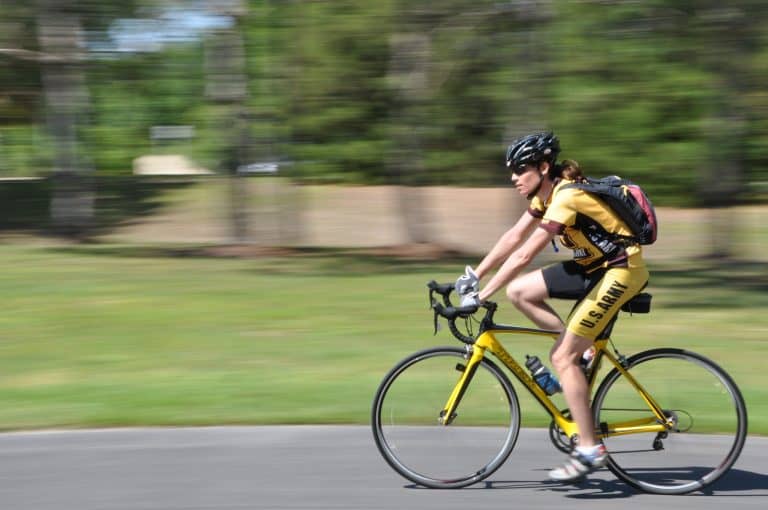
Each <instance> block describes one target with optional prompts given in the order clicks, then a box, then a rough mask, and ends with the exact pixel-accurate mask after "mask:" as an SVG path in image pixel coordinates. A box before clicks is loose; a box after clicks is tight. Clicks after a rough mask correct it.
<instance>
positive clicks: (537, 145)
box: [507, 133, 560, 167]
mask: <svg viewBox="0 0 768 510" xmlns="http://www.w3.org/2000/svg"><path fill="white" fill-rule="evenodd" d="M559 153H560V141H559V140H558V139H557V137H556V136H555V135H554V134H553V133H537V134H534V135H527V136H524V137H522V138H518V139H517V140H515V141H514V142H512V144H511V145H510V146H509V148H508V149H507V166H510V167H511V166H514V167H519V166H521V165H526V164H527V165H535V164H537V163H540V162H542V161H548V162H549V163H554V162H555V160H557V155H558V154H559Z"/></svg>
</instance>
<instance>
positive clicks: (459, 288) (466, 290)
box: [456, 266, 480, 297]
mask: <svg viewBox="0 0 768 510" xmlns="http://www.w3.org/2000/svg"><path fill="white" fill-rule="evenodd" d="M479 290H480V278H478V277H477V274H475V270H474V269H472V268H471V267H470V266H467V267H466V268H464V274H463V275H461V276H459V278H458V279H457V280H456V292H458V293H459V296H462V297H463V296H466V295H467V294H471V293H472V292H474V293H477V292H478V291H479Z"/></svg>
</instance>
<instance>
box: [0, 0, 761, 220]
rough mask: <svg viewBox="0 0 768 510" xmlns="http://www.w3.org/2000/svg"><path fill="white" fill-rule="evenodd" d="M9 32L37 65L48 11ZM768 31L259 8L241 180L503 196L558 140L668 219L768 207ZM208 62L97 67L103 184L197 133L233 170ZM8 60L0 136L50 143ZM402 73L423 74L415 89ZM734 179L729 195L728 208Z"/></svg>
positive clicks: (604, 7)
mask: <svg viewBox="0 0 768 510" xmlns="http://www.w3.org/2000/svg"><path fill="white" fill-rule="evenodd" d="M164 5H165V6H167V5H170V4H169V3H166V2H163V1H162V0H157V1H150V0H146V1H135V2H128V3H126V4H125V5H123V6H122V7H119V8H118V7H110V6H109V5H107V4H105V3H103V2H98V1H95V0H94V1H89V2H83V3H81V4H79V8H78V9H79V12H80V13H81V14H82V16H83V26H84V27H86V28H87V29H88V30H91V31H97V32H99V33H107V31H108V28H109V27H110V24H111V23H112V22H114V20H115V19H118V18H121V17H138V16H147V15H152V13H157V12H161V11H162V8H163V6H164ZM0 15H5V16H6V17H7V16H11V11H10V10H8V9H3V10H2V11H0ZM9 19H11V20H12V23H10V24H9V25H8V27H9V28H8V34H9V36H8V37H11V36H12V37H13V39H14V40H15V41H18V43H17V44H19V45H21V46H22V47H25V48H28V49H34V48H35V46H36V36H35V17H34V8H33V7H29V8H26V9H21V10H18V11H14V12H13V15H12V17H11V18H9ZM766 19H768V4H765V3H764V2H754V1H750V0H739V1H736V2H730V3H729V5H728V7H727V8H723V7H721V6H720V5H719V4H718V3H717V2H678V1H674V2H673V1H671V0H654V1H652V2H623V1H614V2H603V1H597V0H588V1H572V0H553V1H550V2H522V3H521V2H510V3H499V2H495V1H493V0H473V1H469V0H452V1H450V2H439V3H436V2H424V1H417V2H413V1H411V2H405V1H398V0H386V1H381V2H356V1H353V0H339V1H334V2H277V1H269V2H264V1H255V0H254V1H251V2H249V10H248V12H247V14H246V15H244V16H242V17H241V18H239V19H238V22H237V23H236V27H237V30H239V32H240V35H241V36H242V37H243V40H244V42H245V49H246V67H247V69H246V73H247V80H248V99H247V101H246V104H245V108H246V110H247V111H246V112H244V113H245V114H246V115H245V118H247V119H248V126H249V127H248V135H249V137H250V142H249V143H250V150H249V151H248V154H247V155H243V154H240V155H239V156H238V158H239V159H238V160H240V159H242V158H253V160H254V161H256V160H274V159H279V160H288V161H291V162H293V164H292V165H290V168H291V172H293V176H294V177H295V178H297V179H303V180H308V181H322V182H347V183H382V182H394V183H406V184H425V183H433V184H459V185H466V184H476V185H488V184H502V183H504V182H506V179H507V176H506V173H505V171H504V169H503V167H502V165H501V160H502V157H503V153H504V149H505V146H506V144H507V143H508V142H509V141H510V140H511V139H512V138H514V137H516V136H519V135H521V134H523V133H526V132H530V131H532V130H539V129H553V130H555V131H556V132H557V133H558V135H559V136H560V137H561V139H562V144H563V147H564V153H563V155H564V156H567V157H571V158H574V159H577V160H578V161H579V162H581V163H582V166H583V167H584V168H585V169H586V170H587V172H588V173H589V174H593V175H603V174H607V173H621V174H623V175H626V176H628V177H630V178H633V179H635V180H637V181H640V182H642V183H643V184H644V186H646V187H647V188H648V190H649V191H650V194H651V196H652V197H653V198H654V200H655V201H656V202H657V203H659V204H662V205H663V204H666V205H705V204H707V203H709V201H710V200H711V199H712V197H713V195H715V196H716V195H718V193H719V194H720V195H727V196H728V197H730V198H729V199H730V200H731V201H733V200H735V199H736V198H738V196H739V195H738V192H741V191H744V190H746V191H748V192H749V193H748V194H746V195H741V200H764V199H765V192H764V191H761V190H764V188H765V186H764V184H763V183H765V182H766V181H767V180H768V156H766V154H768V121H766V119H768V115H767V113H768V96H766V94H765V91H764V83H765V81H766V79H767V78H768V76H766V72H765V70H766V69H768V51H767V50H766V48H767V47H768V44H766V43H768V28H766V27H768V24H766V23H764V21H766ZM414 36H415V37H418V38H421V39H420V40H421V43H419V44H421V46H417V48H416V49H413V48H412V49H411V50H403V49H397V47H396V43H395V41H397V40H398V38H401V39H402V38H403V37H414ZM203 49H204V41H203V42H201V43H184V44H181V43H180V44H176V45H167V46H165V47H164V48H163V49H162V51H159V52H156V53H146V54H120V55H112V56H110V57H109V58H98V59H96V58H94V59H92V60H91V61H90V62H89V65H88V67H87V81H88V90H89V93H90V103H91V104H90V108H89V111H88V112H86V113H85V114H84V116H83V119H84V121H83V122H82V125H81V126H80V131H81V133H82V139H83V142H84V146H85V151H86V152H87V154H88V156H89V160H90V161H92V162H93V164H94V166H95V167H96V168H97V169H98V171H99V172H101V173H106V174H127V173H129V172H130V167H131V160H132V159H134V158H135V157H138V156H140V155H142V154H145V153H147V152H152V151H156V150H160V148H158V147H153V146H151V144H150V141H149V139H148V131H149V128H150V127H151V126H153V125H158V124H190V125H193V126H194V127H195V130H196V134H197V136H196V138H195V140H194V142H193V143H191V144H187V145H186V146H182V147H174V149H179V150H182V151H184V152H185V153H186V154H187V155H188V156H191V157H192V158H193V159H195V160H196V161H198V162H200V163H201V164H203V165H205V166H207V167H209V168H213V169H223V168H225V167H226V165H225V164H224V162H228V161H233V154H232V153H233V152H234V151H235V150H236V148H237V146H238V141H237V140H234V138H235V136H234V135H233V134H232V132H233V131H232V130H228V129H227V126H228V122H229V121H227V119H231V118H232V110H231V108H234V107H235V106H233V105H229V106H225V105H221V104H214V103H212V101H211V98H210V97H209V96H207V95H206V93H205V90H206V83H207V80H208V79H209V77H208V76H207V73H208V71H207V70H206V68H205V65H204V55H205V53H204V51H203ZM409 51H410V54H409ZM0 58H3V59H4V60H7V61H8V62H9V63H10V64H11V65H10V66H0V123H6V124H7V125H8V126H13V128H12V129H13V130H15V131H13V133H18V130H19V129H29V130H30V131H29V132H30V133H32V132H35V133H40V132H42V127H41V126H42V125H43V119H44V115H43V113H44V110H43V106H44V104H43V103H44V101H43V99H44V94H43V93H42V87H43V82H42V80H41V72H40V71H41V68H40V65H39V64H36V63H34V62H30V61H24V60H19V59H13V58H9V57H4V56H0ZM403 63H405V64H403ZM398 65H405V66H406V67H409V68H410V70H411V71H412V74H411V75H409V76H403V75H398V69H397V66H398ZM237 107H238V108H239V107H240V106H237ZM227 108H230V110H228V109H227ZM229 124H231V122H229ZM31 126H36V127H34V128H33V127H31ZM4 133H5V132H4ZM13 133H12V132H8V133H6V134H4V135H2V136H3V138H2V139H0V153H2V154H11V156H10V158H11V159H8V160H7V162H6V163H4V164H3V165H2V167H0V168H2V171H3V173H4V174H6V175H8V174H11V175H13V174H17V175H18V174H24V173H28V172H33V173H39V172H41V171H44V168H45V166H46V165H47V164H49V161H48V160H47V159H46V157H42V159H41V156H39V154H40V153H41V152H42V153H43V154H47V153H50V150H49V149H43V150H42V151H39V150H37V149H38V148H39V147H38V146H37V143H38V141H39V139H40V138H39V136H36V137H35V141H34V142H33V141H32V140H31V139H30V140H29V141H26V142H24V141H20V140H19V136H17V134H13ZM723 140H727V143H723ZM10 145H13V147H11V146H10ZM22 153H34V154H35V155H34V156H32V155H30V156H27V157H26V159H25V158H22V156H21V154H22ZM22 160H23V161H22ZM32 160H34V161H32ZM11 167H12V168H11ZM724 168H727V169H728V170H727V172H726V171H725V170H723V169H724ZM723 172H726V173H727V174H728V179H727V180H729V181H730V184H729V186H730V188H727V190H728V192H727V193H725V192H722V191H718V190H721V187H719V186H718V185H719V183H720V181H722V179H721V177H722V173H723Z"/></svg>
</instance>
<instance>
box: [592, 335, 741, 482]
mask: <svg viewBox="0 0 768 510" xmlns="http://www.w3.org/2000/svg"><path fill="white" fill-rule="evenodd" d="M630 365H631V368H630V373H631V374H632V375H633V376H634V377H635V378H636V379H637V380H638V381H640V382H641V383H642V386H643V387H644V388H645V389H646V390H647V391H648V393H649V394H650V395H652V396H653V398H654V399H655V400H656V402H658V404H659V405H660V406H661V408H662V410H663V412H664V416H665V417H666V418H667V421H668V426H667V427H665V429H664V430H647V429H650V428H654V427H656V428H657V429H659V428H661V427H659V425H660V424H659V421H658V420H657V418H656V417H655V415H654V414H653V413H652V412H651V411H650V410H649V409H648V407H647V405H645V404H644V402H643V400H642V398H641V397H640V396H639V395H638V393H637V392H636V391H635V390H634V388H632V387H631V385H630V384H629V383H628V381H627V380H626V378H625V377H623V376H621V375H619V373H618V372H612V373H611V374H609V375H608V376H607V377H606V380H605V381H604V382H603V383H602V384H601V386H600V388H598V391H597V392H596V394H595V401H594V404H593V406H594V409H595V418H596V422H597V423H598V424H601V423H602V424H603V430H606V429H610V430H611V431H612V432H615V431H621V435H611V434H609V435H608V437H606V438H604V442H605V444H606V446H607V447H608V451H609V453H610V455H611V458H610V462H609V467H610V468H611V470H612V471H614V473H615V474H616V475H617V476H619V477H620V478H622V479H623V480H625V481H626V482H627V483H629V484H631V485H633V486H635V487H637V488H640V489H642V490H644V491H648V492H657V493H668V494H674V493H685V492H691V491H694V490H697V489H699V488H701V487H704V486H706V485H708V484H710V483H712V482H714V481H715V480H717V478H719V477H720V476H721V475H722V474H723V473H725V471H727V470H728V469H729V468H730V466H731V465H732V464H733V462H735V460H736V458H737V457H738V455H739V453H740V451H741V448H742V446H743V442H744V439H745V436H746V409H745V406H744V402H743V399H742V397H741V395H740V393H739V391H738V388H736V386H735V385H734V384H733V381H732V380H731V379H730V378H729V377H728V376H727V374H725V372H723V371H722V370H721V369H720V368H719V367H717V365H715V364H713V363H711V362H710V361H708V360H706V359H705V358H702V357H700V356H698V355H695V354H693V353H689V352H686V351H681V350H677V349H658V350H655V351H648V352H646V353H641V354H639V355H636V356H634V357H633V358H631V359H630ZM617 424H620V425H617ZM643 428H644V429H646V430H647V432H644V433H635V434H633V433H630V432H632V431H633V430H642V429H643Z"/></svg>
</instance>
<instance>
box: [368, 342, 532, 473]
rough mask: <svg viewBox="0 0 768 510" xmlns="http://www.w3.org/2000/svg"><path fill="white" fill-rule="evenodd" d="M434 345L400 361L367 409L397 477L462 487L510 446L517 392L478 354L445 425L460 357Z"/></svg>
mask: <svg viewBox="0 0 768 510" xmlns="http://www.w3.org/2000/svg"><path fill="white" fill-rule="evenodd" d="M463 354H464V352H463V351H461V350H460V349H452V348H439V349H433V350H429V351H424V352H422V353H418V354H417V355H414V356H413V357H411V358H408V359H406V360H405V361H403V362H402V363H401V364H400V365H398V367H396V368H395V369H393V371H392V372H391V373H390V374H389V375H388V376H387V377H386V378H385V380H384V382H383V383H382V386H381V388H380V390H379V392H378V393H377V398H376V400H375V402H374V409H373V428H374V436H375V439H376V441H377V444H378V446H379V449H380V451H381V452H382V454H383V455H384V458H385V459H386V460H387V462H389V463H390V465H391V466H392V467H393V468H395V470H397V471H398V472H399V473H400V474H401V475H403V476H405V477H406V478H408V479H409V480H412V481H414V482H416V483H419V484H422V485H426V486H429V487H460V486H464V485H469V484H471V483H475V482H477V481H479V480H481V479H483V478H485V477H486V476H488V475H489V474H490V473H492V472H493V471H494V470H495V469H497V468H498V467H499V466H500V465H501V463H503V461H504V459H505V458H506V457H507V455H508V454H509V452H510V451H511V449H512V447H513V446H514V442H515V439H516V437H517V432H518V427H519V410H518V404H517V398H516V396H515V395H514V390H512V387H511V385H509V381H508V380H506V378H505V377H504V376H503V375H502V374H501V372H500V371H499V370H498V368H495V366H494V365H492V364H490V363H489V362H488V361H487V360H484V361H483V362H482V363H481V364H480V366H479V367H478V369H477V371H476V372H475V374H474V377H473V378H472V380H471V384H470V385H469V387H468V388H467V390H466V393H465V394H464V396H463V398H462V399H461V403H460V405H459V407H458V409H457V410H456V416H455V417H454V418H453V420H452V421H451V423H450V425H447V426H446V425H442V424H441V420H440V412H441V410H442V406H443V405H444V404H445V401H446V399H447V397H448V395H450V394H451V391H452V390H453V389H454V386H455V385H456V382H457V381H458V380H459V377H460V376H461V370H463V369H464V366H465V363H466V361H465V360H464V359H463V357H462V356H463Z"/></svg>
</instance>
